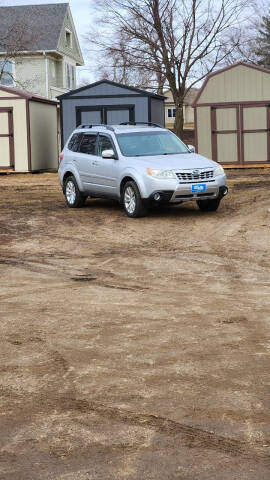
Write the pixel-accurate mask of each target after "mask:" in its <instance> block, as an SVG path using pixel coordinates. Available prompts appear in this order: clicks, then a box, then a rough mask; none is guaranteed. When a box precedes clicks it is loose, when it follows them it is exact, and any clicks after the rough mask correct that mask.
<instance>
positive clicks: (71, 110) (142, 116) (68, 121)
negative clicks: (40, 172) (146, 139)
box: [62, 90, 148, 144]
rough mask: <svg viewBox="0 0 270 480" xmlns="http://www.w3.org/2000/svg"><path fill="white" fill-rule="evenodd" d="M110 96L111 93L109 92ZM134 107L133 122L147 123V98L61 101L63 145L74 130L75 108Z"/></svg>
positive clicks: (133, 96) (131, 97) (132, 96)
mask: <svg viewBox="0 0 270 480" xmlns="http://www.w3.org/2000/svg"><path fill="white" fill-rule="evenodd" d="M110 94H112V91H111V90H110ZM131 104H132V105H135V120H136V121H137V122H148V97H137V96H136V95H131V96H130V97H125V98H100V99H97V98H88V99H79V98H78V99H76V98H74V99H72V100H67V99H63V100H62V105H63V125H62V129H63V136H64V144H65V143H66V141H67V139H68V137H69V135H70V134H71V133H72V132H73V130H74V129H75V128H76V107H99V106H102V105H112V106H116V105H121V106H122V105H131Z"/></svg>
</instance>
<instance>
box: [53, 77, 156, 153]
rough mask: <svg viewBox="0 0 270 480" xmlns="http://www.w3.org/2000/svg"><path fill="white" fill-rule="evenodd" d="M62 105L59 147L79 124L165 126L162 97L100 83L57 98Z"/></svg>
mask: <svg viewBox="0 0 270 480" xmlns="http://www.w3.org/2000/svg"><path fill="white" fill-rule="evenodd" d="M58 99H59V100H60V105H61V123H62V144H63V145H64V144H65V143H66V141H67V139H68V137H69V135H70V134H71V133H72V131H73V130H74V129H75V128H76V127H77V126H78V125H81V124H91V123H105V124H107V125H117V124H119V123H122V122H135V121H136V122H153V123H158V124H159V125H162V126H164V125H165V110H164V99H165V97H163V96H161V95H156V94H154V93H150V92H147V91H145V90H140V89H138V88H134V87H128V86H126V85H121V84H119V83H115V82H111V81H110V80H101V81H99V82H96V83H92V84H91V85H87V86H85V87H82V88H78V89H77V90H73V91H70V92H68V93H65V94H64V95H60V96H59V97H58Z"/></svg>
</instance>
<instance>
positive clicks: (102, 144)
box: [98, 135, 114, 157]
mask: <svg viewBox="0 0 270 480" xmlns="http://www.w3.org/2000/svg"><path fill="white" fill-rule="evenodd" d="M104 150H114V146H113V143H112V141H111V140H110V139H109V137H107V136H106V135H99V137H98V155H99V157H102V152H103V151H104Z"/></svg>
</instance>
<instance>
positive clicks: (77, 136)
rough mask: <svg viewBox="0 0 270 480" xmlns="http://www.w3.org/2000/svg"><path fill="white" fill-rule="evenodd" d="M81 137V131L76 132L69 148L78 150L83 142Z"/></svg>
mask: <svg viewBox="0 0 270 480" xmlns="http://www.w3.org/2000/svg"><path fill="white" fill-rule="evenodd" d="M81 138H82V134H81V133H74V135H72V137H71V139H70V141H69V144H68V149H69V150H71V151H72V152H77V151H78V148H79V145H80V142H81Z"/></svg>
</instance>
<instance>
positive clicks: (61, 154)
mask: <svg viewBox="0 0 270 480" xmlns="http://www.w3.org/2000/svg"><path fill="white" fill-rule="evenodd" d="M63 158H64V154H63V153H60V155H59V163H60V162H61V161H62V160H63Z"/></svg>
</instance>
